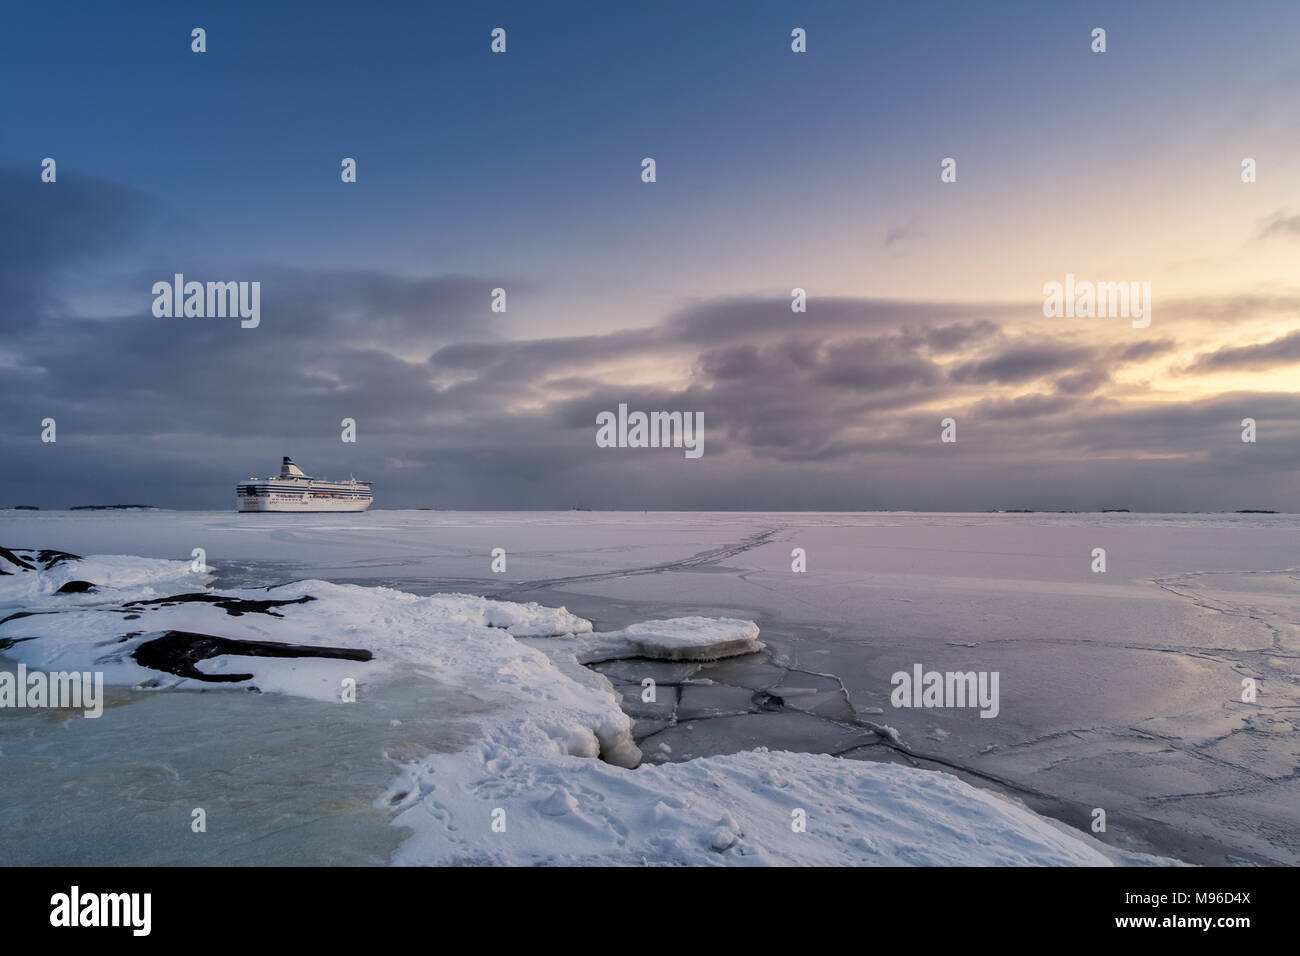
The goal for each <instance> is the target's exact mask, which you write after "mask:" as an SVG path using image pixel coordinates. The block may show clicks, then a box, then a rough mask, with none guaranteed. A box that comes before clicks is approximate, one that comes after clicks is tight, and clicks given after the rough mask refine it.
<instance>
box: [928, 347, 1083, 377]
mask: <svg viewBox="0 0 1300 956" xmlns="http://www.w3.org/2000/svg"><path fill="white" fill-rule="evenodd" d="M1094 355H1095V352H1094V351H1093V350H1092V349H1087V348H1081V347H1072V346H1064V345H1023V346H1017V347H1015V348H1011V349H1007V350H1005V351H1002V352H999V353H998V354H996V355H993V356H990V357H988V358H982V359H977V360H975V361H972V362H962V363H961V364H959V365H957V366H956V367H954V368H953V369H952V370H951V371H950V372H949V373H948V377H949V378H950V379H951V380H952V381H954V382H959V383H962V384H975V385H982V384H988V383H999V384H1014V383H1020V382H1030V381H1033V380H1034V379H1036V378H1042V377H1043V376H1044V375H1049V374H1051V373H1053V372H1060V371H1065V370H1067V369H1073V368H1077V367H1078V366H1079V365H1080V364H1082V363H1083V362H1086V361H1089V360H1091V359H1092V358H1093V357H1094Z"/></svg>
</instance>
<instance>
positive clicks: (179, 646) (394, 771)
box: [0, 549, 1152, 865]
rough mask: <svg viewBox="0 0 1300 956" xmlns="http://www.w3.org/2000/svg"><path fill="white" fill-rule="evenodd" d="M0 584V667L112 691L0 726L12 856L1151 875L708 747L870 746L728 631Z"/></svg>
mask: <svg viewBox="0 0 1300 956" xmlns="http://www.w3.org/2000/svg"><path fill="white" fill-rule="evenodd" d="M0 572H3V573H2V574H0V653H3V654H5V655H7V657H6V658H4V659H0V671H13V670H14V669H15V668H16V667H17V666H18V665H19V664H22V665H24V666H25V667H27V668H28V669H31V670H38V669H43V670H51V671H53V670H62V671H72V670H77V671H97V672H102V673H103V674H104V680H105V682H106V684H108V685H109V690H108V692H107V697H108V700H107V701H106V706H105V709H104V713H103V715H102V716H101V717H99V718H98V719H86V718H83V717H82V716H81V715H80V713H79V712H74V711H69V710H50V709H37V710H33V709H23V710H15V709H9V708H5V709H3V710H0V759H4V761H5V765H6V768H7V769H6V773H5V775H4V777H3V779H2V780H0V796H3V800H0V806H3V807H4V809H3V810H2V811H0V826H3V832H4V833H5V834H6V841H7V844H8V849H9V850H10V853H9V854H8V858H9V859H10V860H11V861H12V862H21V863H62V864H68V863H107V864H137V865H149V864H169V863H185V864H247V863H285V864H325V863H376V862H385V861H389V862H395V863H399V864H417V865H418V864H448V863H490V864H556V863H606V864H609V863H614V864H642V863H647V864H688V865H689V864H723V865H726V864H784V863H795V864H800V863H802V864H873V863H879V864H970V865H999V864H1047V865H1051V864H1067V865H1108V864H1110V863H1112V862H1143V863H1146V862H1152V860H1151V858H1145V857H1142V858H1139V857H1132V856H1126V855H1123V854H1120V853H1118V852H1117V851H1115V850H1113V849H1110V848H1107V847H1104V846H1103V845H1102V844H1100V843H1098V842H1096V841H1094V840H1092V839H1091V838H1090V837H1088V836H1086V835H1085V834H1082V833H1079V832H1076V831H1072V830H1069V829H1068V828H1065V827H1063V826H1061V825H1060V824H1057V823H1054V822H1052V821H1049V820H1047V819H1045V818H1043V817H1040V816H1038V815H1036V814H1034V813H1032V812H1030V811H1029V810H1027V809H1024V808H1023V807H1020V806H1018V805H1015V804H1013V803H1011V802H1009V801H1008V800H1006V799H1003V798H1001V797H999V796H997V795H995V794H993V793H990V792H988V791H984V790H979V789H976V788H974V787H971V786H969V785H967V784H966V783H963V782H962V781H960V780H958V779H957V778H956V777H953V776H951V775H948V774H944V773H937V772H933V771H925V770H917V769H914V768H911V767H904V766H897V765H892V764H887V763H867V762H862V761H853V760H843V759H838V758H836V757H833V756H827V755H825V754H809V753H794V752H787V751H779V752H778V751H773V750H768V749H762V748H760V749H750V750H746V751H745V752H729V753H722V750H723V748H725V749H726V750H728V751H735V750H737V749H738V748H743V747H745V746H748V745H749V744H748V743H747V742H748V741H750V740H752V741H754V742H757V741H758V740H760V739H761V740H762V741H763V742H765V743H767V744H768V745H771V744H772V743H774V742H779V743H781V744H782V745H785V744H787V743H788V745H789V746H790V747H791V748H796V747H798V742H799V740H801V739H809V735H807V734H806V733H805V732H804V729H803V728H801V727H800V722H803V721H816V722H818V723H819V724H822V725H825V724H826V723H827V722H830V723H831V724H833V725H835V726H842V727H843V728H844V731H843V733H844V741H843V742H844V745H845V747H844V749H845V750H849V749H854V748H858V747H863V746H873V745H875V744H876V743H878V742H879V741H881V740H884V739H885V736H884V735H883V734H884V730H881V731H877V730H874V729H872V727H873V725H872V724H871V722H870V721H869V720H867V719H865V718H862V717H861V716H860V715H854V714H853V713H852V712H851V710H849V709H848V700H847V697H846V696H845V695H844V693H843V688H842V687H837V686H835V685H836V684H837V683H838V682H837V681H835V679H834V678H830V677H827V676H825V675H817V674H811V673H807V672H796V671H794V670H792V669H790V668H785V667H782V666H780V665H777V664H775V663H774V662H773V661H772V660H770V659H769V658H767V657H765V656H764V655H763V654H762V653H760V652H762V651H763V643H762V642H761V641H760V640H759V639H758V628H757V627H756V626H755V625H754V624H753V623H751V622H748V621H740V620H732V619H726V618H703V617H687V618H678V619H673V620H667V621H649V622H644V623H641V624H636V625H633V626H630V627H627V628H624V629H622V630H619V631H609V632H601V633H596V632H594V631H593V629H592V626H591V624H590V622H588V621H586V620H583V619H582V618H579V617H576V616H575V615H572V614H570V613H569V612H567V611H566V610H565V609H563V608H549V607H543V606H541V605H538V604H519V603H511V602H505V601H492V600H488V599H484V598H480V597H475V596H471V595H456V594H438V595H432V596H428V597H420V596H416V595H413V594H408V593H405V592H402V591H396V590H392V589H388V588H376V587H359V586H355V585H339V584H330V583H327V582H323V581H302V582H297V583H294V584H289V585H285V586H282V587H275V588H270V589H230V590H223V591H221V592H216V591H213V590H212V589H211V588H210V587H208V585H207V580H208V576H207V575H202V574H195V573H194V572H192V571H191V570H190V568H189V565H188V563H184V562H169V561H157V560H145V559H140V558H132V557H122V556H117V557H96V558H87V559H81V558H77V557H76V556H75V555H61V554H60V553H56V552H36V551H21V550H17V549H14V550H4V549H0ZM588 665H590V666H588ZM651 681H652V682H653V684H651V683H649V682H651ZM651 689H653V694H647V693H646V692H647V691H648V690H651ZM353 698H354V699H353ZM620 704H621V705H622V706H620ZM625 711H626V712H625ZM755 721H781V722H783V723H781V724H779V725H778V724H774V723H769V724H764V725H762V727H761V728H759V727H756V726H755V725H754V722H755ZM783 728H784V729H783ZM885 730H887V729H885ZM638 743H639V744H640V745H641V746H638ZM643 748H644V749H645V751H646V752H647V754H648V756H649V759H648V760H645V761H642V759H641V757H642V749H643ZM692 754H698V755H699V756H698V758H697V759H691V760H686V761H685V762H665V761H668V760H669V759H670V755H671V759H672V760H673V761H681V760H682V759H683V758H684V757H687V756H689V755H692ZM196 810H202V811H203V817H204V820H205V822H206V830H205V832H195V828H194V826H193V820H194V819H195V817H196V814H195V811H196Z"/></svg>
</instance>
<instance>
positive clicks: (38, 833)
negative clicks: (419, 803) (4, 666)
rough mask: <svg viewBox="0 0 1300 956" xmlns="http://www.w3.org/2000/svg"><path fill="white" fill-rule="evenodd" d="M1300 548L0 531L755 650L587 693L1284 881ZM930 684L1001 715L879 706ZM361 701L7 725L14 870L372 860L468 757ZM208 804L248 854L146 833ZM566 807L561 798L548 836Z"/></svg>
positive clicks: (654, 668) (650, 721)
mask: <svg viewBox="0 0 1300 956" xmlns="http://www.w3.org/2000/svg"><path fill="white" fill-rule="evenodd" d="M1297 531H1300V518H1297V517H1296V516H1291V515H1144V514H1128V513H1112V514H1104V515H1072V514H951V515H943V514H912V513H881V514H816V513H790V514H776V513H772V514H768V513H761V514H760V513H711V514H703V513H680V514H674V513H657V512H656V513H607V512H579V511H573V512H554V513H549V512H548V513H538V512H498V513H459V512H441V511H382V510H381V511H372V512H369V513H365V514H357V515H274V514H264V515H240V514H234V513H229V512H172V511H146V512H139V511H123V512H75V513H74V512H9V513H4V514H3V515H2V516H0V545H4V546H6V547H10V548H51V549H59V550H64V551H70V552H74V553H76V554H81V555H92V554H93V555H102V554H120V555H137V556H142V557H149V558H166V559H173V560H177V561H180V560H184V561H189V560H190V558H191V555H192V552H193V550H194V549H196V548H202V549H204V551H205V553H206V559H207V563H208V564H209V565H210V566H211V567H212V568H213V569H214V570H215V576H214V577H213V580H212V581H211V585H212V586H213V587H215V588H218V589H220V588H248V587H266V586H274V585H283V584H290V583H292V582H298V581H303V580H309V579H319V580H324V581H329V582H336V583H340V584H356V585H363V586H367V587H374V586H382V587H387V588H393V589H397V590H400V591H403V592H407V593H410V594H417V595H434V594H442V593H448V592H455V593H462V594H475V595H482V596H487V597H491V598H497V599H502V600H507V601H514V602H537V603H539V604H541V605H545V606H548V607H559V606H564V607H566V608H567V609H568V610H569V611H570V612H572V614H574V615H577V616H578V617H580V618H585V619H586V620H588V621H590V622H592V624H593V625H594V626H595V629H596V630H597V631H614V630H617V629H620V628H625V627H627V626H628V625H632V624H635V623H637V622H641V621H647V620H651V619H657V618H681V617H687V616H696V615H698V616H702V617H710V618H729V619H738V620H742V621H746V620H747V621H753V622H755V623H757V624H758V626H759V628H760V633H761V639H762V641H763V642H764V643H765V644H766V645H767V647H766V649H765V650H764V651H762V652H761V653H760V654H755V655H748V656H746V657H739V658H732V659H729V660H725V661H720V662H717V663H704V664H700V663H692V664H681V663H671V662H666V661H656V662H640V663H636V662H631V661H613V662H609V663H605V664H595V665H593V666H594V667H595V669H597V670H599V671H601V672H602V673H604V674H605V676H606V677H607V678H608V679H610V680H611V681H612V682H613V684H614V686H615V687H616V688H618V689H619V690H622V691H624V706H623V709H624V710H625V711H626V712H627V713H628V714H629V715H630V716H631V717H632V718H634V719H635V725H634V734H635V737H636V740H637V742H638V744H639V745H640V748H641V750H642V751H643V752H644V753H645V756H646V759H647V762H649V763H660V764H664V765H676V764H685V765H690V764H691V761H693V760H694V759H695V758H699V757H713V756H718V755H727V754H737V753H740V752H744V751H749V750H751V749H752V748H756V747H766V748H769V750H771V751H805V752H809V753H822V754H836V755H841V756H843V757H844V758H847V759H850V760H860V761H868V762H884V763H890V764H897V765H901V766H914V767H921V768H927V769H934V770H943V771H947V772H948V773H951V774H954V775H956V776H957V777H959V778H960V779H961V780H964V781H966V782H968V783H970V784H973V785H975V786H977V787H979V788H983V789H986V790H988V791H992V792H995V793H998V794H1002V795H1006V796H1008V797H1011V798H1014V799H1015V800H1018V801H1021V802H1023V804H1024V805H1026V806H1028V807H1029V808H1031V809H1033V810H1035V811H1037V812H1038V813H1040V814H1043V815H1045V816H1047V817H1050V818H1054V819H1056V820H1058V821H1061V822H1063V823H1065V824H1067V825H1069V826H1070V827H1074V828H1077V829H1078V830H1081V831H1086V830H1088V829H1089V828H1090V825H1091V824H1092V822H1093V820H1094V818H1095V811H1096V810H1098V809H1101V810H1104V811H1105V819H1106V829H1105V831H1104V832H1100V833H1096V834H1095V837H1096V839H1098V840H1100V841H1101V842H1103V843H1105V844H1108V845H1110V846H1113V847H1116V848H1120V849H1122V850H1125V851H1130V852H1139V853H1152V854H1158V855H1161V856H1167V857H1173V858H1177V859H1180V860H1183V861H1187V862H1191V863H1201V864H1225V863H1227V864H1239V865H1252V864H1266V865H1267V864H1285V865H1294V864H1296V863H1300V779H1298V777H1300V774H1298V770H1297V768H1298V766H1300V742H1298V741H1300V735H1297V734H1296V733H1295V730H1296V723H1297V721H1298V720H1300V684H1298V683H1297V653H1298V645H1300V641H1298V640H1297V638H1298V637H1300V630H1298V628H1300V581H1298V579H1297V573H1298V572H1297V568H1298V567H1300V535H1298V534H1297ZM497 548H500V549H504V552H505V559H506V570H505V571H504V572H502V573H494V572H493V571H492V563H493V557H492V552H493V550H494V549H497ZM1098 548H1101V549H1104V550H1105V558H1106V569H1105V571H1104V573H1098V572H1096V571H1094V570H1093V568H1094V564H1095V559H1094V551H1095V549H1098ZM794 549H803V552H804V553H805V555H806V568H807V570H806V571H804V572H802V573H798V572H795V571H793V570H792V560H793V558H792V551H793V550H794ZM916 664H920V665H922V667H923V668H924V669H925V670H927V671H929V670H937V671H941V672H946V671H962V672H967V671H976V672H997V674H998V675H999V688H1000V701H999V710H998V713H997V716H996V717H994V718H992V719H985V718H981V717H980V715H979V711H978V710H977V709H974V708H898V707H894V706H892V704H891V690H892V689H893V688H892V686H891V682H890V678H891V675H892V674H893V673H895V672H897V671H906V672H910V671H911V670H912V668H913V666H914V665H916ZM647 674H649V675H652V676H654V678H655V680H656V681H658V683H659V685H660V686H659V690H660V693H659V696H658V699H657V700H656V701H654V702H651V703H647V702H645V701H642V700H641V697H640V693H639V692H640V690H641V683H640V682H641V680H642V679H643V678H644V676H645V675H647ZM1247 678H1249V679H1253V680H1254V681H1255V684H1256V687H1257V691H1258V696H1257V698H1256V699H1255V701H1254V702H1250V703H1247V702H1243V700H1242V691H1243V680H1244V679H1247ZM376 693H377V698H376V699H372V700H370V701H369V703H370V704H371V705H372V706H373V707H375V708H377V709H378V711H382V714H381V716H382V720H381V721H379V722H378V723H376V722H373V721H372V722H371V723H369V724H365V723H362V722H360V721H359V720H358V719H357V718H355V717H354V716H351V715H349V713H348V712H345V711H338V710H334V711H331V712H330V713H329V715H328V716H322V713H321V711H320V709H319V708H318V707H315V706H314V705H313V702H312V701H310V700H301V699H297V698H293V697H287V696H286V697H283V698H282V699H279V700H277V701H276V702H275V703H274V711H273V714H272V713H270V712H268V708H267V702H266V700H265V699H264V697H262V698H259V697H253V696H252V695H247V694H230V693H226V694H218V693H205V694H203V695H202V696H203V697H204V698H205V699H204V701H203V705H202V708H201V709H196V707H195V706H194V705H193V704H192V700H193V697H194V695H193V694H186V693H176V694H154V695H147V699H143V700H142V699H140V695H139V694H138V693H137V692H134V691H131V690H129V689H114V690H113V691H111V692H110V700H109V705H110V707H118V708H120V709H121V715H120V716H119V717H116V718H115V719H114V720H112V721H106V720H100V721H81V720H79V719H69V718H67V717H66V715H60V714H58V713H57V712H51V711H22V712H19V711H8V712H4V713H0V761H3V765H4V767H5V773H4V776H3V778H2V779H0V843H4V844H6V858H7V859H9V860H12V861H14V862H31V863H64V864H67V863H143V864H154V863H272V862H302V863H382V862H387V861H389V860H390V859H392V858H393V856H394V854H397V853H399V847H401V846H402V845H403V832H404V831H403V830H402V829H401V827H397V826H394V825H393V814H394V812H396V811H397V810H399V809H402V808H403V807H405V806H406V804H405V803H404V802H403V801H407V800H409V794H408V792H407V791H405V790H402V789H401V788H398V789H394V784H393V780H394V777H395V775H396V773H395V767H397V766H399V765H406V764H409V763H410V762H412V761H417V760H419V759H421V758H424V757H427V756H428V755H429V754H430V753H431V752H435V751H438V750H439V749H443V750H454V749H455V748H456V747H458V746H461V745H462V744H463V743H464V737H465V733H466V731H465V729H464V725H463V723H460V722H455V721H450V720H447V719H445V714H442V713H440V712H439V711H438V708H436V707H433V708H431V707H430V706H427V689H426V687H425V685H424V684H422V683H421V682H420V681H419V680H418V679H416V677H415V676H412V677H411V678H410V679H409V680H401V679H398V680H394V681H391V682H388V683H386V684H385V685H383V687H382V689H381V690H379V691H377V692H376ZM467 709H468V710H472V705H470V704H467ZM196 713H201V723H200V724H199V725H197V726H196V717H195V714H196ZM873 724H874V725H875V726H877V727H879V728H884V729H887V730H889V731H890V733H889V736H888V737H882V736H881V734H880V733H875V732H872V731H869V730H864V726H867V727H869V726H871V725H873ZM377 726H379V727H382V728H383V730H382V734H379V732H378V731H376V729H375V728H376V727H377ZM213 727H219V728H220V732H211V730H210V729H211V728H213ZM177 728H180V730H178V729H177ZM205 728H207V729H206V730H205ZM74 735H76V736H78V737H79V738H81V739H80V740H79V742H78V743H77V744H76V745H70V744H69V742H68V741H69V738H70V737H72V736H74ZM377 735H378V736H377ZM380 738H382V739H380ZM682 772H689V766H688V767H687V768H686V769H684V770H683V771H682ZM415 786H416V784H412V787H415ZM196 788H198V789H201V790H202V792H203V793H204V794H205V795H206V796H205V806H206V809H207V813H208V816H209V818H215V819H221V818H222V817H223V816H224V817H226V818H227V819H231V818H237V819H238V821H239V830H240V834H241V838H240V839H239V840H234V841H231V840H225V841H219V840H217V839H213V840H211V841H208V842H207V843H204V842H203V841H202V840H194V839H183V840H182V839H177V840H169V839H165V838H160V837H159V836H158V834H159V833H160V832H162V831H163V830H164V829H165V826H163V825H162V824H160V821H166V826H172V825H175V826H176V828H177V831H178V832H179V831H184V830H187V829H188V827H187V826H186V824H187V823H188V819H189V815H190V813H191V808H192V805H193V804H194V802H195V800H194V797H193V793H194V792H195V790H196ZM572 789H573V787H572V785H570V786H569V790H564V789H563V788H561V789H559V790H557V791H556V793H557V796H555V797H554V798H553V799H552V800H551V803H553V804H556V805H557V810H556V812H557V813H563V812H564V810H565V806H564V804H566V802H568V801H570V800H571V799H573V795H572V794H571V793H570V792H569V791H570V790H572ZM412 792H414V791H412ZM558 794H563V795H562V796H561V795H558ZM385 795H387V796H386V799H384V798H385ZM390 804H391V806H392V808H394V809H392V810H390V809H388V807H389V805H390ZM435 804H436V801H435ZM672 809H673V808H672V807H671V806H670V807H669V808H668V810H665V811H663V812H665V813H670V812H671V811H672ZM546 812H550V811H549V810H548V811H546ZM133 821H134V822H133ZM417 829H418V826H417ZM722 829H724V830H725V829H726V827H725V826H724V827H723V828H722ZM467 861H469V862H473V859H472V858H467ZM416 862H418V860H417V861H416ZM488 862H490V860H489V861H488Z"/></svg>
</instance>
